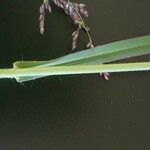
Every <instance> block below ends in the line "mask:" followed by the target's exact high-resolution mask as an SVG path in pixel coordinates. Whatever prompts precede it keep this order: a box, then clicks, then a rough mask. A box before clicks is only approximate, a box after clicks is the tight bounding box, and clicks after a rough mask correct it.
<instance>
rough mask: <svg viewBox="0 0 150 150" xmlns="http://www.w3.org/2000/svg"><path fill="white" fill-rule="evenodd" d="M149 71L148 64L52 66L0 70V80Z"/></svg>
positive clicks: (149, 66) (149, 63)
mask: <svg viewBox="0 0 150 150" xmlns="http://www.w3.org/2000/svg"><path fill="white" fill-rule="evenodd" d="M146 70H150V62H142V63H124V64H103V65H85V66H83V65H79V66H52V67H43V68H34V67H33V68H32V67H31V68H25V69H0V78H16V79H18V78H20V77H29V78H30V77H34V76H36V77H39V78H41V77H42V76H50V75H69V74H87V73H99V72H102V73H104V72H129V71H146Z"/></svg>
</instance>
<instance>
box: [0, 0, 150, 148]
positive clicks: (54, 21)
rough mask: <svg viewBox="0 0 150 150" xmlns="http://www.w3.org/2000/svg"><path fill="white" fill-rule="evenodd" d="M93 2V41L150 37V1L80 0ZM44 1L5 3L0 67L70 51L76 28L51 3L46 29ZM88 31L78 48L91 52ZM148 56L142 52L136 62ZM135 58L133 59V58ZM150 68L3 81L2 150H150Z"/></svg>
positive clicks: (1, 17) (2, 5)
mask: <svg viewBox="0 0 150 150" xmlns="http://www.w3.org/2000/svg"><path fill="white" fill-rule="evenodd" d="M74 1H76V2H79V3H85V4H87V9H88V11H89V14H90V16H89V18H85V20H86V22H87V24H88V25H89V27H90V28H91V34H92V36H93V40H94V44H95V45H101V44H106V43H109V42H113V41H117V40H122V39H126V38H131V37H137V36H143V35H147V34H150V9H149V5H150V1H148V0H126V1H123V0H114V1H112V0H91V1H89V0H74ZM41 3H42V0H32V1H29V0H13V1H10V0H1V2H0V51H1V53H0V68H6V67H12V63H13V62H14V61H17V60H22V59H23V60H49V59H54V58H56V57H59V56H63V55H66V54H69V53H70V52H71V34H72V32H73V31H74V30H75V29H76V27H75V26H74V25H73V23H72V21H71V20H70V19H69V18H68V16H66V15H65V14H64V13H63V11H62V10H61V9H59V8H57V7H56V6H54V5H52V14H51V15H50V14H48V13H47V14H46V31H45V34H44V35H43V36H41V35H40V33H39V28H38V16H39V12H38V9H39V6H40V5H41ZM86 43H87V37H86V35H85V33H84V32H82V34H81V36H80V39H79V46H78V50H81V49H85V45H86ZM143 60H145V61H147V60H150V56H143V57H139V58H136V59H132V61H143ZM127 61H128V62H130V61H131V60H127ZM149 76H150V73H149V72H137V73H135V72H132V73H116V74H111V79H110V81H108V82H107V81H105V80H103V79H102V78H100V77H99V75H98V74H94V75H69V76H53V77H46V78H43V79H38V80H35V81H31V82H28V83H24V84H20V83H17V82H15V81H14V80H12V79H2V80H0V150H127V149H128V150H149V149H150V144H149V141H150V109H149V107H150V90H149V89H150V78H149Z"/></svg>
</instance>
